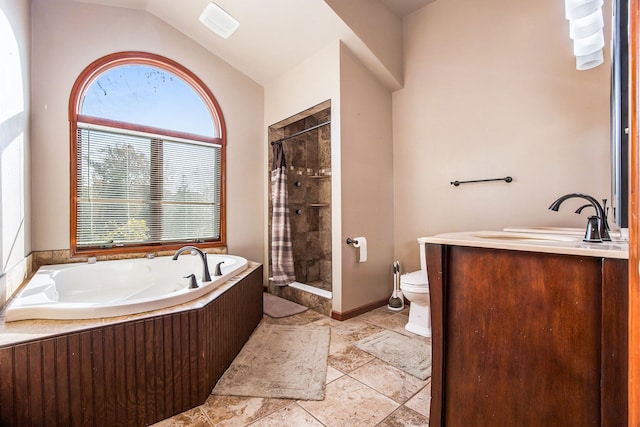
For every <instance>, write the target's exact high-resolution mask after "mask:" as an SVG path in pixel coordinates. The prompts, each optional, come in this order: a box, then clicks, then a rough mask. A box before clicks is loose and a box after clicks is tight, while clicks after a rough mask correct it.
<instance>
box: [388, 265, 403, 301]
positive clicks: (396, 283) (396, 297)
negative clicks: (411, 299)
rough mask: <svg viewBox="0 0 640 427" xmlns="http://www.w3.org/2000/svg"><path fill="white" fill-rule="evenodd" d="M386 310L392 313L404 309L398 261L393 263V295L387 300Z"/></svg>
mask: <svg viewBox="0 0 640 427" xmlns="http://www.w3.org/2000/svg"><path fill="white" fill-rule="evenodd" d="M387 308H388V309H389V310H393V311H400V310H402V309H403V308H404V295H402V291H401V290H400V263H399V262H398V261H395V262H394V263H393V293H392V294H391V297H390V298H389V304H387Z"/></svg>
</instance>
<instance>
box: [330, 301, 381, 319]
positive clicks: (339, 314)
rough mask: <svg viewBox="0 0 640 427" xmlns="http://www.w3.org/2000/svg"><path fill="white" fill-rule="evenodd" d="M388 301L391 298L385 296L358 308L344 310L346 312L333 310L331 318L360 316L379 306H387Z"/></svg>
mask: <svg viewBox="0 0 640 427" xmlns="http://www.w3.org/2000/svg"><path fill="white" fill-rule="evenodd" d="M388 303H389V299H388V298H385V299H382V300H379V301H374V302H372V303H369V304H366V305H363V306H361V307H358V308H354V309H353V310H349V311H344V312H337V311H331V318H332V319H335V320H340V321H343V320H348V319H351V318H353V317H356V316H360V315H361V314H364V313H366V312H368V311H371V310H374V309H376V308H378V307H382V306H385V305H387V304H388Z"/></svg>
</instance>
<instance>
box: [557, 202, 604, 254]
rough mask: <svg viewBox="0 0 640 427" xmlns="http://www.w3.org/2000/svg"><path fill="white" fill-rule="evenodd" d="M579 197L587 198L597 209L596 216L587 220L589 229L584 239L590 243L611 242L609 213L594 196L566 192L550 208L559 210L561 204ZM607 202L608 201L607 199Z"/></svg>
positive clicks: (578, 211) (580, 209)
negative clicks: (608, 221)
mask: <svg viewBox="0 0 640 427" xmlns="http://www.w3.org/2000/svg"><path fill="white" fill-rule="evenodd" d="M572 198H579V199H585V200H586V201H588V202H589V203H591V206H593V208H594V209H595V211H596V215H595V216H590V217H589V220H588V222H587V230H586V231H585V235H584V239H583V240H584V241H585V242H589V243H602V242H610V241H611V237H610V236H609V224H607V213H606V211H605V210H604V208H603V207H602V205H601V204H600V202H598V201H597V200H596V199H595V198H594V197H592V196H590V195H588V194H583V193H570V194H565V195H564V196H561V197H559V198H558V199H557V200H556V201H554V202H553V203H552V204H551V206H549V209H551V210H552V211H556V212H557V211H558V209H560V205H561V204H562V202H564V201H565V200H567V199H572ZM605 203H606V201H605ZM582 208H583V207H581V208H579V209H578V210H577V211H576V212H577V213H580V212H581V211H582Z"/></svg>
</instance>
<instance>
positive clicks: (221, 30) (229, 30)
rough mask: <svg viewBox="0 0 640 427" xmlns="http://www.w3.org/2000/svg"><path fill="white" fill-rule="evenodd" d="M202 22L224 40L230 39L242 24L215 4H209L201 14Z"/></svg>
mask: <svg viewBox="0 0 640 427" xmlns="http://www.w3.org/2000/svg"><path fill="white" fill-rule="evenodd" d="M200 22H202V23H203V24H204V25H206V26H207V27H208V28H209V29H210V30H211V31H213V32H214V33H216V34H217V35H219V36H220V37H222V38H225V39H226V38H229V36H231V34H233V32H234V31H235V30H237V29H238V27H239V26H240V23H239V22H238V21H237V20H236V19H235V18H234V17H233V16H231V15H229V14H228V13H227V12H226V11H225V10H224V9H222V8H221V7H220V6H218V5H217V4H215V3H209V4H208V5H207V7H205V8H204V10H203V11H202V13H201V14H200Z"/></svg>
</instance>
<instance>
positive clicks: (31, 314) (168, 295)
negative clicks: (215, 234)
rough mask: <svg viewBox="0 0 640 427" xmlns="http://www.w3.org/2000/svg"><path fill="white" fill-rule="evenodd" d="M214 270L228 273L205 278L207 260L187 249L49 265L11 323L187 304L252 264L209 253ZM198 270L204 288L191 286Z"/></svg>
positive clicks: (12, 312) (21, 297)
mask: <svg viewBox="0 0 640 427" xmlns="http://www.w3.org/2000/svg"><path fill="white" fill-rule="evenodd" d="M207 261H208V264H209V270H210V272H211V273H213V271H214V268H215V266H216V264H217V263H219V262H224V264H222V265H221V272H222V276H218V277H214V276H213V274H211V276H212V279H213V280H212V281H210V282H204V283H203V282H201V280H200V279H201V276H202V260H201V258H200V257H199V256H197V255H189V254H188V253H185V254H183V255H181V256H180V257H178V259H177V260H175V261H174V260H172V259H171V257H169V256H163V257H156V258H152V259H147V258H137V259H125V260H115V261H98V262H96V263H94V264H89V263H81V264H80V263H78V264H59V265H46V266H42V267H40V268H39V269H38V271H37V272H36V273H35V275H34V276H33V277H32V278H31V280H30V281H29V282H28V283H27V284H26V285H25V287H24V288H23V289H22V290H21V291H20V292H19V293H18V295H16V297H15V298H14V299H13V301H11V302H10V304H9V306H8V307H7V309H6V312H5V321H7V322H11V321H15V320H25V319H90V318H100V317H114V316H123V315H130V314H136V313H142V312H145V311H151V310H159V309H162V308H167V307H171V306H174V305H178V304H183V303H186V302H189V301H191V300H194V299H196V298H199V297H201V296H203V295H205V294H207V293H209V292H211V291H213V290H214V289H216V288H218V287H219V286H220V285H221V284H223V283H224V282H225V281H227V280H228V279H230V278H232V277H234V276H235V275H237V274H238V273H240V272H242V271H243V270H245V269H246V268H247V260H246V259H244V258H242V257H239V256H234V255H213V254H209V255H208V256H207ZM192 273H193V274H195V276H196V278H197V281H198V286H199V287H198V288H195V289H189V281H188V279H186V278H185V277H184V276H187V275H189V274H192Z"/></svg>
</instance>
